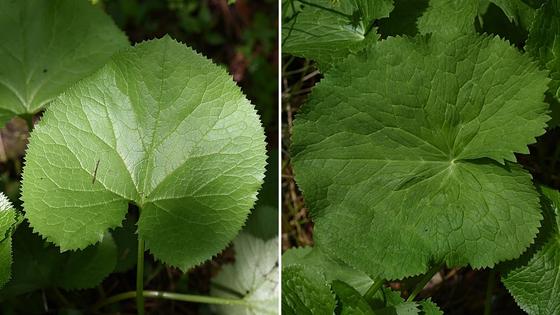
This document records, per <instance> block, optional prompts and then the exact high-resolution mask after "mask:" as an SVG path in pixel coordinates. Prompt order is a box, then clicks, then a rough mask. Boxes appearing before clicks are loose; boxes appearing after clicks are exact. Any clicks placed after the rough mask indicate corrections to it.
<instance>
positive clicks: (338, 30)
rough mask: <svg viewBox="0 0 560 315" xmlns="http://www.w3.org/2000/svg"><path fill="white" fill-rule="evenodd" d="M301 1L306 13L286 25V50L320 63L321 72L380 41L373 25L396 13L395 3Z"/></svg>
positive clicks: (284, 32) (388, 1) (284, 45)
mask: <svg viewBox="0 0 560 315" xmlns="http://www.w3.org/2000/svg"><path fill="white" fill-rule="evenodd" d="M300 2H301V3H304V4H305V5H306V6H305V7H304V8H303V10H302V11H301V12H300V13H299V14H298V15H296V16H295V17H293V18H292V19H291V20H290V21H289V22H287V23H284V24H283V25H282V51H283V52H287V53H290V54H293V55H296V56H300V57H305V58H307V59H311V60H315V61H317V63H318V66H319V70H320V71H321V72H326V71H328V69H330V68H332V67H333V66H335V65H337V64H338V63H340V62H341V61H342V60H343V59H344V58H346V56H348V55H349V54H351V53H357V52H359V51H360V50H362V49H363V48H364V47H366V46H367V45H370V44H372V43H374V42H376V41H377V40H378V39H379V35H378V34H377V32H376V30H377V28H376V27H374V26H373V23H374V22H375V20H376V19H379V18H382V17H386V16H389V12H391V10H393V5H392V1H391V0H382V1H369V0H352V1H350V0H346V1H341V2H337V3H334V4H332V5H331V3H330V2H329V1H326V0H309V1H305V2H303V1H300Z"/></svg>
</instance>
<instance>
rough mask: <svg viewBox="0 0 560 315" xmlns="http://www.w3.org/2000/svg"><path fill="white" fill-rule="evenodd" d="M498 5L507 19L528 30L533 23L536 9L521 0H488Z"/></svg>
mask: <svg viewBox="0 0 560 315" xmlns="http://www.w3.org/2000/svg"><path fill="white" fill-rule="evenodd" d="M490 1H491V2H492V3H494V4H495V5H497V6H499V7H500V8H501V9H502V10H503V11H504V13H505V14H506V16H507V17H508V19H509V20H510V21H511V22H513V23H515V24H517V25H521V26H522V27H523V28H524V29H526V30H528V29H530V28H531V26H532V25H533V20H534V19H535V12H536V10H535V9H533V8H531V7H530V6H529V5H528V4H526V3H525V2H523V1H521V0H490Z"/></svg>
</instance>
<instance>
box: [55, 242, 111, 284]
mask: <svg viewBox="0 0 560 315" xmlns="http://www.w3.org/2000/svg"><path fill="white" fill-rule="evenodd" d="M65 254H66V255H68V259H67V260H66V261H64V263H62V264H60V266H59V268H60V271H59V273H58V274H57V276H56V277H55V278H54V279H56V285H57V286H59V287H61V288H63V289H64V290H79V289H86V288H92V287H94V286H95V285H97V284H98V283H99V282H101V280H103V279H104V278H105V277H106V276H108V275H109V274H110V273H111V272H113V270H114V269H115V265H116V264H117V259H116V258H117V246H116V245H115V242H114V241H113V237H112V236H111V234H110V233H107V234H106V235H105V237H104V238H103V241H101V243H98V244H96V245H95V246H88V247H87V248H86V249H84V250H78V251H75V252H67V253H65Z"/></svg>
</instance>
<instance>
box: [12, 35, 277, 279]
mask: <svg viewBox="0 0 560 315" xmlns="http://www.w3.org/2000/svg"><path fill="white" fill-rule="evenodd" d="M265 158H266V156H265V143H264V132H263V128H262V126H261V124H260V121H259V119H258V116H257V114H256V111H255V109H254V106H253V105H251V104H250V102H249V101H248V100H247V99H246V98H245V97H244V95H243V94H242V93H241V92H240V90H239V88H238V87H237V86H236V85H235V83H234V82H233V81H232V80H231V77H230V76H229V75H227V74H226V73H225V71H224V70H222V69H221V68H219V67H217V66H216V65H214V64H213V63H212V62H211V61H210V60H207V59H206V58H204V57H202V56H201V55H198V54H197V53H196V52H195V51H193V50H191V49H190V48H187V47H186V46H184V45H181V44H179V43H177V42H175V41H173V40H172V39H171V38H169V37H168V36H166V37H164V38H163V39H161V40H153V41H149V42H144V43H142V44H139V45H137V46H135V47H134V48H131V49H128V50H125V51H122V52H119V53H117V54H115V56H113V57H112V58H111V60H110V61H109V62H108V63H107V65H106V66H104V67H103V68H102V69H100V70H99V71H98V72H96V73H95V74H94V75H92V76H90V77H88V78H87V79H85V80H83V81H81V82H79V83H78V84H76V85H75V86H73V87H72V88H71V89H69V90H68V91H67V92H65V93H64V94H63V95H61V96H60V97H59V98H58V99H57V100H56V101H55V102H53V104H52V106H51V108H50V109H49V110H47V112H46V114H45V116H44V118H43V120H42V121H41V123H40V124H39V125H38V126H37V128H36V130H35V131H34V132H33V134H32V137H31V139H30V145H29V149H28V153H27V156H26V166H25V168H24V176H23V192H22V200H23V201H24V208H25V211H26V213H27V218H28V219H29V222H30V224H31V226H32V227H33V228H34V229H35V231H37V232H39V233H40V234H42V235H43V236H45V237H46V238H47V239H48V240H50V241H53V242H55V243H56V244H58V245H59V246H60V247H61V248H62V249H63V250H67V249H77V248H84V247H86V246H87V245H89V244H92V243H95V242H97V241H100V240H101V238H102V236H103V233H104V231H105V230H106V229H108V228H114V227H116V226H119V225H120V224H121V221H122V220H123V219H124V217H125V214H126V212H127V209H128V203H129V202H130V203H133V204H136V205H137V206H138V207H139V208H140V209H141V216H140V219H139V222H138V231H137V233H138V234H139V236H140V237H142V238H143V239H144V240H145V241H146V247H147V248H149V249H150V250H151V252H152V253H153V254H154V256H156V257H157V258H159V259H161V260H163V261H165V262H167V263H169V264H171V265H174V266H178V267H180V268H182V269H188V268H190V267H192V266H194V265H195V264H199V263H201V262H202V261H204V260H206V259H209V258H210V257H211V256H212V255H214V254H216V253H217V252H218V251H220V250H221V249H223V248H224V247H225V246H226V245H227V244H228V242H229V241H230V240H231V239H233V238H234V236H235V235H236V234H237V232H238V231H239V229H241V226H242V225H243V223H244V221H245V219H246V218H247V214H248V213H249V209H250V208H251V207H252V205H253V204H254V202H255V199H256V194H257V190H258V189H259V187H260V185H261V184H262V181H263V174H264V166H265V163H266V162H265Z"/></svg>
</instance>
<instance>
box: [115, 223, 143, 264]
mask: <svg viewBox="0 0 560 315" xmlns="http://www.w3.org/2000/svg"><path fill="white" fill-rule="evenodd" d="M111 234H112V235H113V239H114V240H115V244H116V245H117V265H116V267H115V272H125V271H128V270H130V269H132V268H133V267H134V266H135V265H136V262H137V258H138V237H137V235H136V225H135V224H134V222H133V221H132V220H130V218H127V219H126V220H124V221H123V223H122V227H118V228H116V229H115V230H114V231H112V233H111Z"/></svg>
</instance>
